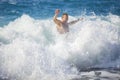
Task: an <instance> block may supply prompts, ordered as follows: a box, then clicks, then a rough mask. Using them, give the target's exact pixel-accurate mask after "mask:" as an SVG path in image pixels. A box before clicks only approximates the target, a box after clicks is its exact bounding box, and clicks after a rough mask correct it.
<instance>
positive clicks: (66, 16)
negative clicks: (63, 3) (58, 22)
mask: <svg viewBox="0 0 120 80" xmlns="http://www.w3.org/2000/svg"><path fill="white" fill-rule="evenodd" d="M62 21H63V22H67V21H68V14H67V13H63V15H62Z"/></svg>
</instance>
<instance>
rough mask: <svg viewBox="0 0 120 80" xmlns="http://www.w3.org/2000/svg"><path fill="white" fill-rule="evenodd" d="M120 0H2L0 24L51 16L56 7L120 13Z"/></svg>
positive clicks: (79, 11) (76, 11)
mask: <svg viewBox="0 0 120 80" xmlns="http://www.w3.org/2000/svg"><path fill="white" fill-rule="evenodd" d="M119 3H120V0H58V1H55V0H45V1H44V0H1V1H0V25H1V26H2V25H4V24H8V23H9V22H10V21H12V20H14V19H16V18H18V17H20V16H22V15H23V14H27V15H30V16H31V17H33V18H36V19H45V18H51V17H53V15H54V10H55V9H57V8H58V9H60V10H61V12H67V13H69V15H72V16H76V15H92V13H93V12H94V14H96V15H108V14H109V13H112V14H114V15H118V16H119V15H120V4H119Z"/></svg>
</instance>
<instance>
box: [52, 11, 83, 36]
mask: <svg viewBox="0 0 120 80" xmlns="http://www.w3.org/2000/svg"><path fill="white" fill-rule="evenodd" d="M59 13H60V10H58V9H56V11H55V15H54V18H53V20H54V22H55V23H56V24H57V30H58V32H59V33H60V34H64V33H67V32H69V25H72V24H75V23H76V22H78V21H79V20H83V18H81V19H77V20H74V21H71V22H68V14H67V13H63V15H62V20H58V19H57V16H58V14H59Z"/></svg>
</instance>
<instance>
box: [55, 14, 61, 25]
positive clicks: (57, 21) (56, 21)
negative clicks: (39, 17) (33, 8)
mask: <svg viewBox="0 0 120 80" xmlns="http://www.w3.org/2000/svg"><path fill="white" fill-rule="evenodd" d="M57 16H58V15H57V14H55V15H54V18H53V21H54V22H55V23H56V24H57V25H61V21H60V20H58V19H57Z"/></svg>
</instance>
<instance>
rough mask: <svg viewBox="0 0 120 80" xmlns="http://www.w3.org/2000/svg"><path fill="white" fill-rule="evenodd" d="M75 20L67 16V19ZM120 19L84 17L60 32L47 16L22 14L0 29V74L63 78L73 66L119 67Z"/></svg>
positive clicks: (33, 79) (21, 79) (34, 79)
mask: <svg viewBox="0 0 120 80" xmlns="http://www.w3.org/2000/svg"><path fill="white" fill-rule="evenodd" d="M74 19H76V18H75V17H72V16H70V20H74ZM119 30H120V18H119V17H118V16H116V15H112V14H110V15H108V16H104V17H103V16H96V15H95V16H94V17H91V16H86V19H84V20H83V21H80V22H78V23H76V24H75V25H73V26H70V32H69V33H68V34H65V35H60V34H59V33H58V32H57V30H56V27H55V24H54V22H53V21H52V20H51V19H47V20H35V19H33V18H31V17H30V16H28V15H23V16H21V17H20V18H18V19H16V20H15V21H11V22H10V23H9V24H8V25H6V26H4V27H1V28H0V76H1V77H6V78H9V79H12V80H15V79H17V80H59V79H60V80H64V79H65V80H66V79H68V78H70V76H71V75H76V74H77V73H78V71H77V68H79V69H81V68H87V67H94V66H100V67H120V62H119V61H120V38H119V37H120V31H119Z"/></svg>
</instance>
